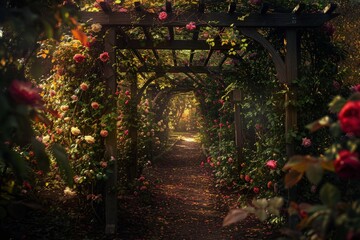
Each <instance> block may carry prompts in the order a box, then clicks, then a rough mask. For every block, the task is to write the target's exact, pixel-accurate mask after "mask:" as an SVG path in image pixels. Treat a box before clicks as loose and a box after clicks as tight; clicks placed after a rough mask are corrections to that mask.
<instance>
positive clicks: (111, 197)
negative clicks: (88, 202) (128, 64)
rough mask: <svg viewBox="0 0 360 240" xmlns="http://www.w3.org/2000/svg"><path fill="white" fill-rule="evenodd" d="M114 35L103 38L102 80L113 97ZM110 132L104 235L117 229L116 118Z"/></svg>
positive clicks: (110, 106) (111, 105) (111, 104)
mask: <svg viewBox="0 0 360 240" xmlns="http://www.w3.org/2000/svg"><path fill="white" fill-rule="evenodd" d="M115 43H116V33H115V30H114V29H113V28H110V29H109V30H108V32H107V34H106V36H105V40H104V45H105V46H104V50H105V51H107V52H108V53H109V56H110V63H107V64H104V78H105V79H106V85H107V94H108V96H114V97H115V92H116V88H117V83H116V71H115V70H114V69H113V67H112V64H113V63H115V61H116V57H115V49H114V46H115ZM114 108H116V101H109V102H108V105H107V106H106V109H107V111H108V113H112V112H113V109H114ZM109 127H111V129H112V130H111V131H110V132H109V135H108V136H107V137H106V139H105V156H104V158H105V159H106V160H107V161H110V160H111V159H112V161H113V162H112V164H109V166H108V168H109V170H110V171H111V173H110V174H108V180H107V181H106V186H105V221H106V224H105V233H106V234H108V235H114V234H116V229H117V191H116V189H117V187H116V186H117V172H118V170H117V133H116V129H117V128H116V118H114V119H112V122H110V123H109Z"/></svg>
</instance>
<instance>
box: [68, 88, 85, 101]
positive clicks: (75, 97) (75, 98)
mask: <svg viewBox="0 0 360 240" xmlns="http://www.w3.org/2000/svg"><path fill="white" fill-rule="evenodd" d="M80 88H81V86H80ZM84 91H85V90H84ZM71 99H72V100H73V101H77V100H78V96H76V95H72V96H71Z"/></svg>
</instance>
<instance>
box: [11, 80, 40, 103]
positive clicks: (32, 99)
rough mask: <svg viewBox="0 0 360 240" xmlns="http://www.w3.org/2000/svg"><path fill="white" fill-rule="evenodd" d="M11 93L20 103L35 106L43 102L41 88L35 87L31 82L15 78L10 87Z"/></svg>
mask: <svg viewBox="0 0 360 240" xmlns="http://www.w3.org/2000/svg"><path fill="white" fill-rule="evenodd" d="M9 93H10V96H11V97H12V98H13V99H14V100H15V101H16V102H17V103H20V104H28V105H32V106H35V105H38V104H40V103H41V96H40V94H39V93H40V89H39V88H33V86H32V84H31V83H30V82H24V81H19V80H13V81H12V83H11V85H10V87H9Z"/></svg>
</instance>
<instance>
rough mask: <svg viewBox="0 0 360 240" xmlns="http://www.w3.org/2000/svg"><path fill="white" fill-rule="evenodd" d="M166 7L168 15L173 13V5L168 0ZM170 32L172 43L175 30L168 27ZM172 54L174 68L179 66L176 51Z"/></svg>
mask: <svg viewBox="0 0 360 240" xmlns="http://www.w3.org/2000/svg"><path fill="white" fill-rule="evenodd" d="M165 7H166V12H167V13H172V5H171V2H170V1H168V0H166V2H165ZM168 31H169V41H170V42H172V41H174V39H175V33H174V28H173V27H168ZM171 52H172V56H173V61H174V66H177V60H176V52H175V50H174V49H173V50H172V51H171Z"/></svg>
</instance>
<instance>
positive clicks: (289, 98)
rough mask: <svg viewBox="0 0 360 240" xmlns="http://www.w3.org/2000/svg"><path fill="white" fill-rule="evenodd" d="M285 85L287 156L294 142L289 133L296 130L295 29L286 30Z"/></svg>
mask: <svg viewBox="0 0 360 240" xmlns="http://www.w3.org/2000/svg"><path fill="white" fill-rule="evenodd" d="M285 47H286V56H285V68H286V85H287V87H288V90H289V91H288V92H287V94H286V95H285V135H286V154H287V156H288V157H291V156H292V155H294V143H293V138H292V137H291V133H292V132H294V131H296V130H297V112H296V108H295V107H294V103H295V101H296V92H295V89H294V87H293V85H292V82H293V81H294V80H296V79H297V78H298V59H299V44H298V35H297V31H296V30H295V29H288V30H287V31H286V45H285Z"/></svg>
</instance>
